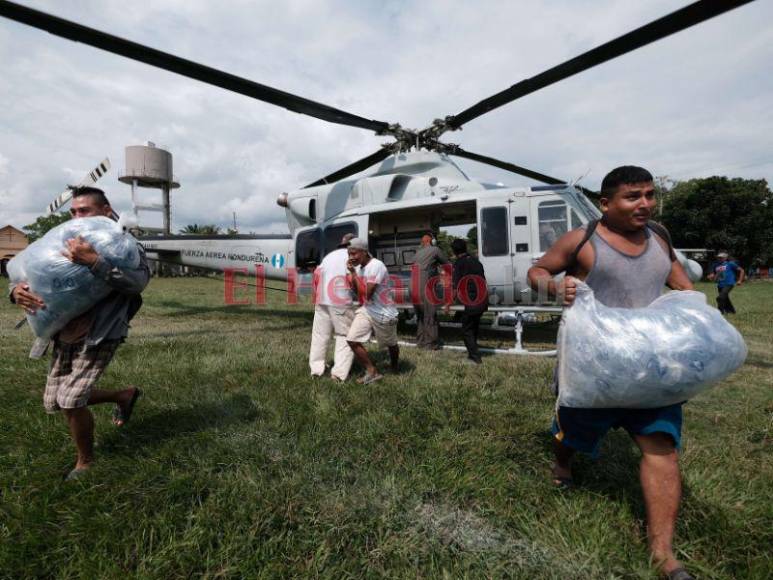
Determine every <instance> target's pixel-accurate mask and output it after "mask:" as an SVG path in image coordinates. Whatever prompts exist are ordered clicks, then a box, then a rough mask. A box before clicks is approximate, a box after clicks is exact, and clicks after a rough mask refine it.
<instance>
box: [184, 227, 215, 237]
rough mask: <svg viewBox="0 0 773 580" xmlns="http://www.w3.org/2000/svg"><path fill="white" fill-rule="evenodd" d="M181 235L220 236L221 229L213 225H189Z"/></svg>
mask: <svg viewBox="0 0 773 580" xmlns="http://www.w3.org/2000/svg"><path fill="white" fill-rule="evenodd" d="M180 233H181V234H198V235H204V236H211V235H217V234H219V233H220V227H219V226H216V225H213V224H207V225H199V224H189V225H187V226H185V227H184V228H183V229H181V230H180Z"/></svg>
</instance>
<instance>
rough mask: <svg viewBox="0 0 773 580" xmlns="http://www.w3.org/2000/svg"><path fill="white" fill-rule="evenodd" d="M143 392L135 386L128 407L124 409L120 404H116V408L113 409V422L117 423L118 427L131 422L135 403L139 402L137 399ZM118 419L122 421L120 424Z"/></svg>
mask: <svg viewBox="0 0 773 580" xmlns="http://www.w3.org/2000/svg"><path fill="white" fill-rule="evenodd" d="M141 394H142V391H141V390H140V389H138V388H136V387H135V389H134V394H133V395H132V398H131V401H129V404H128V405H127V406H126V409H123V408H122V407H121V406H120V405H116V406H115V409H113V423H115V425H116V427H123V426H124V425H126V424H127V423H128V422H129V419H131V416H132V411H134V405H135V403H137V399H139V398H140V395H141ZM116 421H121V424H120V425H118V424H117V423H116Z"/></svg>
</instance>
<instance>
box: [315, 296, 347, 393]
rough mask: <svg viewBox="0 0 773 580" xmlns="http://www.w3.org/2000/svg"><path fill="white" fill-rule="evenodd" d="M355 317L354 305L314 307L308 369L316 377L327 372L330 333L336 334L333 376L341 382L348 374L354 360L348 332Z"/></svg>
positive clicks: (320, 305) (331, 374) (321, 305)
mask: <svg viewBox="0 0 773 580" xmlns="http://www.w3.org/2000/svg"><path fill="white" fill-rule="evenodd" d="M352 320H354V308H351V307H340V306H326V305H323V304H317V305H316V306H315V307H314V324H313V325H312V327H311V348H310V349H309V368H310V369H311V374H312V375H313V376H318V377H321V376H322V375H323V374H325V357H326V356H327V347H328V345H329V344H330V336H331V335H334V336H335V352H334V354H333V368H332V369H331V371H330V376H331V377H334V378H336V379H340V380H342V381H345V380H346V377H348V376H349V370H350V369H351V368H352V362H354V352H352V349H351V348H349V345H348V344H347V342H346V335H347V333H348V332H349V327H350V326H351V325H352Z"/></svg>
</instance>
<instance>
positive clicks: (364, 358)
mask: <svg viewBox="0 0 773 580" xmlns="http://www.w3.org/2000/svg"><path fill="white" fill-rule="evenodd" d="M349 347H350V348H351V349H352V351H353V352H354V356H355V358H356V359H357V362H359V363H360V365H361V366H362V367H363V368H364V369H365V372H366V373H368V374H369V375H374V374H376V373H377V372H378V371H377V370H376V367H375V366H374V365H373V363H372V362H371V360H370V357H369V356H368V351H367V350H365V347H364V346H362V343H361V342H349Z"/></svg>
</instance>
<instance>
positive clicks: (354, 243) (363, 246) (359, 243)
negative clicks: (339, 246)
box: [349, 238, 368, 252]
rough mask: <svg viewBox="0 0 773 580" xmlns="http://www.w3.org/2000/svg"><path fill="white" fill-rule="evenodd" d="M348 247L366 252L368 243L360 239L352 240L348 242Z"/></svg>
mask: <svg viewBox="0 0 773 580" xmlns="http://www.w3.org/2000/svg"><path fill="white" fill-rule="evenodd" d="M349 247H350V248H354V249H355V250H365V251H366V252H367V251H368V242H367V241H366V240H363V239H362V238H352V239H351V240H350V241H349Z"/></svg>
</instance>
